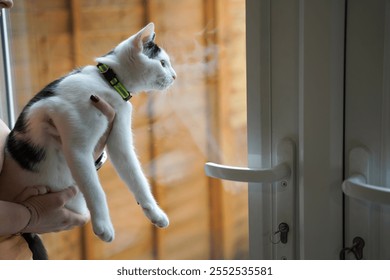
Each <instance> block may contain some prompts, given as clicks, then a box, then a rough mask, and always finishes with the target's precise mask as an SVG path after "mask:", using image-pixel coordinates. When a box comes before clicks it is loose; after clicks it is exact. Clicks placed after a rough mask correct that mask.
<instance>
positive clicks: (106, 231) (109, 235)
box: [93, 222, 115, 242]
mask: <svg viewBox="0 0 390 280" xmlns="http://www.w3.org/2000/svg"><path fill="white" fill-rule="evenodd" d="M93 232H94V233H95V234H96V235H97V237H99V238H100V239H101V240H103V241H105V242H111V241H113V240H114V238H115V231H114V227H113V226H112V224H111V223H109V224H107V223H103V222H97V223H94V225H93Z"/></svg>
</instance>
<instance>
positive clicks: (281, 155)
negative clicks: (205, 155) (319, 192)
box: [205, 139, 294, 183]
mask: <svg viewBox="0 0 390 280" xmlns="http://www.w3.org/2000/svg"><path fill="white" fill-rule="evenodd" d="M277 162H278V163H277V164H276V165H275V166H274V167H272V168H269V169H254V168H242V167H234V166H228V165H222V164H217V163H213V162H208V163H206V164H205V172H206V175H207V176H209V177H214V178H218V179H224V180H230V181H239V182H248V183H249V182H251V183H273V182H277V181H280V180H282V179H287V178H289V177H291V173H292V166H293V163H294V144H293V142H292V141H291V140H289V139H284V140H282V141H281V142H280V143H279V145H278V147H277Z"/></svg>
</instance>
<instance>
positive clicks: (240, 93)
mask: <svg viewBox="0 0 390 280" xmlns="http://www.w3.org/2000/svg"><path fill="white" fill-rule="evenodd" d="M14 2H15V5H14V7H13V8H12V9H11V11H10V20H11V25H10V26H11V36H12V41H11V51H12V63H13V66H14V69H13V71H14V77H15V80H14V83H15V92H16V95H15V103H16V106H17V108H16V110H17V112H18V113H19V112H20V110H21V109H22V108H23V106H24V105H25V104H26V103H27V101H28V100H29V99H30V98H31V97H32V96H33V95H34V94H35V93H36V92H38V91H39V90H40V89H41V88H42V87H44V86H45V85H46V84H47V83H49V82H50V81H52V80H54V79H56V78H57V77H59V76H62V75H64V74H66V73H67V72H69V71H71V70H72V69H74V68H75V67H78V66H83V65H86V64H94V58H95V57H97V56H100V55H103V54H105V53H107V52H108V51H110V50H111V49H112V48H113V47H114V46H116V45H117V44H118V43H119V42H121V41H122V40H124V39H126V38H128V37H129V36H130V35H132V34H134V33H136V32H137V31H138V30H139V29H141V28H142V27H143V26H144V25H146V24H147V23H148V22H154V23H155V26H156V30H155V31H156V34H157V36H156V42H157V43H158V44H159V45H160V46H161V47H163V48H164V49H165V50H166V51H167V52H168V53H169V55H170V56H171V60H172V64H173V67H174V68H175V70H176V72H177V74H178V78H177V79H176V82H175V84H174V85H173V86H172V87H171V88H170V89H169V90H168V91H167V92H164V93H151V94H141V95H137V96H135V97H133V98H132V99H131V103H132V104H133V106H134V111H133V112H134V115H133V128H132V129H133V135H134V137H135V146H136V149H137V151H138V156H139V158H140V160H141V163H142V166H143V169H144V171H145V173H146V175H147V177H148V178H149V181H150V183H151V186H152V189H153V193H154V194H155V196H156V199H157V201H158V203H159V204H160V206H161V207H162V209H164V210H165V211H166V213H167V214H168V216H169V218H170V226H169V227H168V228H167V229H157V228H155V227H154V226H153V225H151V224H150V222H149V221H148V220H147V219H146V217H144V215H143V213H142V210H141V209H140V207H139V206H138V205H137V203H136V201H135V200H134V198H133V196H132V195H131V193H130V192H129V191H128V189H127V187H126V186H125V185H124V184H123V183H122V181H121V180H120V179H119V177H118V176H117V174H116V172H115V171H114V169H113V167H112V166H111V164H110V163H109V162H108V163H107V164H105V165H104V166H103V168H102V169H101V170H100V171H99V176H100V179H101V182H102V185H103V187H104V189H105V192H106V194H107V199H108V204H109V207H110V213H111V217H112V220H113V223H114V227H115V230H116V238H115V240H114V241H113V242H112V243H104V242H102V241H101V240H99V239H98V238H97V237H96V236H95V235H94V234H93V232H92V228H91V225H90V224H87V225H86V226H85V227H83V228H80V229H75V230H72V231H69V232H63V233H55V234H45V235H43V238H44V241H45V244H46V247H47V248H48V251H49V255H50V258H51V259H246V258H249V250H248V213H247V212H248V211H247V200H248V197H247V196H248V193H247V185H246V184H241V183H234V182H222V181H219V180H213V179H209V178H207V177H206V176H205V174H204V169H203V166H204V163H205V162H207V161H210V160H212V161H214V162H219V163H224V164H232V165H233V164H234V165H239V166H246V165H247V158H246V154H247V147H246V73H245V67H246V66H245V60H246V57H245V1H244V0H180V1H174V0H50V1H47V0H16V1H14Z"/></svg>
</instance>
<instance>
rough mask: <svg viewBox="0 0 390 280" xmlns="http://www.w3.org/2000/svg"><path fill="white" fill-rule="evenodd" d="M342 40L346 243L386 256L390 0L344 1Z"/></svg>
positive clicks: (368, 255)
mask: <svg viewBox="0 0 390 280" xmlns="http://www.w3.org/2000/svg"><path fill="white" fill-rule="evenodd" d="M346 38H347V40H346V79H345V89H346V91H345V93H346V97H345V98H346V99H345V110H346V111H345V174H346V175H345V176H346V178H349V179H348V180H347V181H346V182H345V184H344V186H343V189H344V191H345V193H346V199H345V246H346V247H349V248H351V247H352V246H353V240H354V239H355V238H356V237H360V238H362V240H364V243H365V246H364V248H363V250H362V253H363V255H362V257H363V258H364V259H390V239H389V238H388V236H389V233H390V207H389V206H386V204H387V205H390V188H389V187H390V1H389V0H375V1H369V0H353V1H348V10H347V37H346ZM348 252H349V254H347V255H346V258H355V256H354V254H353V253H354V252H353V251H352V252H351V251H350V250H348Z"/></svg>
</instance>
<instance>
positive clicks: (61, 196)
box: [47, 186, 77, 207]
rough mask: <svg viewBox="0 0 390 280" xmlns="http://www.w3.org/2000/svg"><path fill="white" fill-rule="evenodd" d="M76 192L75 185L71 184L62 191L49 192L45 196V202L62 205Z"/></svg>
mask: <svg viewBox="0 0 390 280" xmlns="http://www.w3.org/2000/svg"><path fill="white" fill-rule="evenodd" d="M76 194H77V189H76V187H74V186H71V187H68V188H66V189H64V190H62V191H59V192H53V193H50V194H49V195H48V196H47V203H48V204H50V205H52V206H57V207H64V206H65V204H66V203H67V202H68V201H69V200H71V199H72V198H73V197H74V196H75V195H76Z"/></svg>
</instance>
